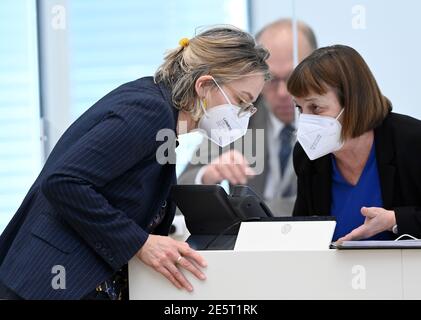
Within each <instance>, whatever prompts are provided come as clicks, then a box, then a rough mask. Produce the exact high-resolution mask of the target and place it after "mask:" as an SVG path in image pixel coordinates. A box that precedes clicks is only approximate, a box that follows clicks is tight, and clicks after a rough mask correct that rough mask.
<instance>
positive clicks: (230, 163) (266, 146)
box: [178, 19, 317, 216]
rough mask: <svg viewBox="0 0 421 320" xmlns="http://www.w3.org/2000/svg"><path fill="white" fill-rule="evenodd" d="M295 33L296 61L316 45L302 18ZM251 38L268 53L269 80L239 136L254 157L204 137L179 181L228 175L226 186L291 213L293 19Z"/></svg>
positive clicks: (294, 189) (293, 185)
mask: <svg viewBox="0 0 421 320" xmlns="http://www.w3.org/2000/svg"><path fill="white" fill-rule="evenodd" d="M297 38H298V43H297V47H298V62H300V61H302V60H303V59H304V58H305V57H307V56H308V55H310V54H311V53H312V52H313V51H314V50H315V49H317V40H316V37H315V34H314V32H313V30H312V29H311V28H310V27H309V26H308V25H306V24H305V23H303V22H298V24H297ZM256 39H257V41H258V42H259V43H260V44H262V45H263V46H264V47H266V48H267V49H268V50H269V52H270V57H269V59H268V61H267V63H268V65H269V69H270V72H271V74H272V80H271V81H270V82H268V83H267V84H266V86H265V88H264V90H263V91H262V95H261V97H260V98H259V99H258V101H257V102H256V103H255V104H256V107H257V109H258V112H257V113H256V114H255V115H254V116H253V117H251V118H250V122H249V129H251V130H249V132H248V133H247V135H246V136H245V137H244V138H243V146H245V147H247V143H248V144H249V147H251V149H252V150H254V151H255V152H256V153H255V154H253V159H250V156H249V155H248V154H247V153H244V152H243V150H244V149H242V148H241V144H240V148H239V147H238V144H236V145H235V146H234V145H230V146H228V147H225V148H223V149H220V148H219V147H218V146H217V145H215V144H213V143H212V142H210V141H209V140H207V139H206V140H204V141H203V142H202V145H201V146H199V148H198V151H200V155H198V154H197V152H196V154H195V155H194V156H193V159H192V163H191V164H189V165H188V166H187V168H186V170H185V171H184V172H183V173H182V174H181V175H180V177H179V179H178V183H179V184H218V183H221V182H222V181H224V180H228V182H229V183H230V184H231V185H236V184H242V185H248V186H250V187H251V188H252V189H253V190H254V191H255V192H256V193H257V194H258V195H259V196H260V197H261V198H262V199H263V200H264V201H265V203H266V204H267V205H268V206H269V208H270V209H271V211H272V212H273V214H274V215H275V216H290V215H291V214H292V209H293V206H294V202H295V198H296V193H297V182H296V180H297V178H296V175H295V172H294V169H293V166H292V150H293V147H294V144H295V142H296V140H295V135H294V130H295V110H294V104H293V102H292V98H291V96H290V95H289V94H288V91H287V88H286V82H287V80H288V77H289V75H290V74H291V73H292V71H293V68H294V54H293V46H294V45H293V43H294V42H293V28H292V21H291V20H290V19H280V20H277V21H275V22H273V23H271V24H269V25H267V26H265V27H264V28H263V29H262V30H261V31H259V32H258V33H257V35H256ZM256 129H263V130H264V141H260V140H259V139H257V138H256V137H253V136H252V135H253V132H255V131H256ZM253 138H254V139H253ZM259 142H260V143H261V144H263V146H262V145H259ZM250 143H251V144H252V146H250ZM259 150H262V151H263V150H264V152H259ZM198 157H200V160H198V159H197V158H198ZM203 160H205V161H203ZM252 162H254V163H255V164H256V163H257V164H259V163H260V164H261V166H260V167H261V168H262V169H263V170H257V171H256V170H253V167H252V166H251V165H250V164H251V163H252ZM206 163H208V164H206Z"/></svg>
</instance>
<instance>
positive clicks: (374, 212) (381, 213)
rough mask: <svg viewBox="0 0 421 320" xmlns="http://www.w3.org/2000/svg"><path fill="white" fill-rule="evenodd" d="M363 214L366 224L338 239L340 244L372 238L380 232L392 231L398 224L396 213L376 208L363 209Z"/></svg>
mask: <svg viewBox="0 0 421 320" xmlns="http://www.w3.org/2000/svg"><path fill="white" fill-rule="evenodd" d="M361 214H362V215H363V216H365V221H364V224H363V225H361V226H359V227H358V228H356V229H354V230H352V231H351V232H350V233H348V234H347V235H346V236H344V237H342V238H340V239H338V241H337V242H338V243H341V242H343V241H350V240H360V239H366V238H370V237H372V236H374V235H376V234H378V233H380V232H383V231H387V230H389V231H391V230H392V228H393V226H394V225H395V224H396V217H395V211H391V210H386V209H383V208H376V207H372V208H366V207H362V208H361Z"/></svg>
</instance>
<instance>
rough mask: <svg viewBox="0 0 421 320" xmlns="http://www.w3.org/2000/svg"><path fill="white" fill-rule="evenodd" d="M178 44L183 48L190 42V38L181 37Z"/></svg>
mask: <svg viewBox="0 0 421 320" xmlns="http://www.w3.org/2000/svg"><path fill="white" fill-rule="evenodd" d="M178 43H179V45H180V46H182V47H183V48H185V47H187V46H188V45H189V43H190V40H189V39H187V38H183V39H181V40H180V41H179V42H178Z"/></svg>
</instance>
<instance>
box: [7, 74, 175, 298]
mask: <svg viewBox="0 0 421 320" xmlns="http://www.w3.org/2000/svg"><path fill="white" fill-rule="evenodd" d="M176 121H177V110H176V109H175V108H174V107H173V105H172V103H171V96H170V91H169V90H168V89H167V88H166V87H164V86H163V85H157V84H155V83H154V82H153V79H152V78H151V77H148V78H142V79H139V80H136V81H133V82H130V83H126V84H124V85H122V86H120V87H119V88H117V89H115V90H114V91H112V92H111V93H109V94H108V95H106V96H105V97H104V98H102V99H101V100H99V101H98V102H97V103H96V104H94V105H93V106H92V107H91V108H89V109H88V110H87V111H86V112H85V113H84V114H83V115H82V116H81V117H80V118H79V119H77V120H76V121H75V122H74V123H73V124H72V125H71V126H70V127H69V129H68V130H67V131H66V132H65V133H64V134H63V136H62V137H61V138H60V140H59V141H58V142H57V144H56V146H55V147H54V150H53V151H52V153H51V155H50V156H49V158H48V160H47V162H46V164H45V165H44V167H43V169H42V171H41V173H40V175H39V176H38V178H37V180H36V181H35V183H34V184H33V185H32V187H31V189H30V190H29V192H28V194H27V196H26V197H25V199H24V200H23V202H22V204H21V206H20V208H19V209H18V211H17V212H16V214H15V215H14V217H13V219H12V220H11V221H10V223H9V225H8V226H7V227H6V229H5V231H4V232H3V234H2V235H1V237H0V282H2V283H3V284H5V285H6V286H8V287H9V288H10V289H12V290H13V291H14V292H15V293H17V294H18V295H19V296H21V297H23V298H25V299H79V298H81V297H83V296H85V295H86V294H87V293H88V292H91V291H92V290H94V289H95V287H96V286H97V285H98V284H100V283H101V282H103V281H105V280H107V279H108V278H110V276H111V275H112V274H113V273H115V272H116V271H117V270H119V269H120V268H121V267H122V266H124V265H125V264H127V262H128V261H129V259H131V258H132V257H133V256H134V255H135V254H136V252H137V251H138V250H139V249H140V248H141V247H142V245H143V244H144V242H145V241H146V240H147V238H148V234H149V233H150V231H151V230H150V227H151V223H153V222H154V218H155V217H156V216H157V213H159V212H162V213H163V214H166V215H165V216H164V218H163V220H162V221H161V224H160V225H159V226H158V228H156V229H155V230H154V232H155V233H158V234H162V235H165V234H167V233H168V230H169V227H170V226H171V222H172V219H173V217H174V212H175V207H174V205H172V204H171V205H170V204H168V205H167V206H166V208H165V209H162V207H163V205H164V204H165V203H166V199H167V198H168V195H169V190H170V187H171V185H172V184H175V183H176V176H175V165H174V164H160V163H159V162H158V161H157V159H156V154H157V152H156V151H157V149H158V148H159V147H160V146H161V145H162V144H163V143H164V141H159V140H158V141H157V139H156V135H157V133H158V132H159V131H160V130H161V129H169V130H170V131H171V132H173V133H174V130H175V129H176ZM173 141H174V140H173ZM166 143H167V142H166ZM174 143H175V141H174ZM174 149H175V146H174ZM57 270H64V271H65V278H64V279H65V282H63V281H61V282H60V283H61V284H62V285H63V283H65V289H61V287H60V288H59V289H57V288H54V287H53V286H52V283H53V282H54V276H55V275H56V273H57V274H58V271H57ZM60 275H61V276H62V275H63V273H62V272H61V271H60ZM57 279H58V278H57ZM60 279H62V278H60Z"/></svg>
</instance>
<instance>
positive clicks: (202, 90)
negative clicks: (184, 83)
mask: <svg viewBox="0 0 421 320" xmlns="http://www.w3.org/2000/svg"><path fill="white" fill-rule="evenodd" d="M211 81H213V78H212V76H210V75H203V76H200V77H199V78H198V79H197V80H196V83H195V85H194V88H195V91H196V95H197V96H198V97H199V98H200V99H204V98H205V96H206V92H207V91H206V89H207V86H209V84H210V82H211Z"/></svg>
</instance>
